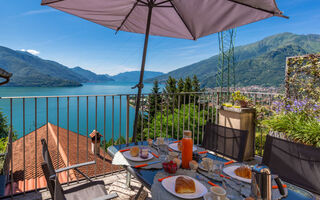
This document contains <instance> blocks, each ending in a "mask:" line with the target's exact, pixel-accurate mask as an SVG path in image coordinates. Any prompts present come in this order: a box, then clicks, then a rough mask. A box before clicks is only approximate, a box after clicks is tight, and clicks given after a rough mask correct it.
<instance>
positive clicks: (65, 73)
mask: <svg viewBox="0 0 320 200" xmlns="http://www.w3.org/2000/svg"><path fill="white" fill-rule="evenodd" d="M0 67H1V68H3V69H4V70H6V71H8V72H11V73H13V76H12V78H11V80H10V82H9V83H8V84H7V85H6V86H24V87H39V86H41V87H60V86H81V81H82V80H83V77H82V76H80V75H79V74H77V73H74V72H73V71H72V70H70V69H69V68H68V67H66V66H64V65H61V64H59V63H57V62H54V61H50V60H44V59H41V58H39V57H37V56H34V55H32V54H29V53H27V52H22V51H14V50H12V49H9V48H6V47H2V46H0Z"/></svg>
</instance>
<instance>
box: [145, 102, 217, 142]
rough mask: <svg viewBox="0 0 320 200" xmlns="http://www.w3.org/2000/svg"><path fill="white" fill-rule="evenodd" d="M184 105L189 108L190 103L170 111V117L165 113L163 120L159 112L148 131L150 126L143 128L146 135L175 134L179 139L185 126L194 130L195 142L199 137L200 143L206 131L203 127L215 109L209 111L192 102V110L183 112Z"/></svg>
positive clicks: (151, 136) (155, 136) (164, 135)
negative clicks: (172, 111)
mask: <svg viewBox="0 0 320 200" xmlns="http://www.w3.org/2000/svg"><path fill="white" fill-rule="evenodd" d="M184 107H186V109H188V107H189V105H188V104H185V105H181V109H178V108H175V109H174V114H173V113H171V112H168V118H167V116H166V115H164V116H162V120H161V113H160V112H157V114H156V117H154V118H153V119H152V121H150V126H149V131H148V128H144V130H143V133H144V136H145V137H147V135H148V132H149V134H150V138H152V139H153V138H157V137H160V136H162V137H166V136H167V137H172V136H173V137H174V138H178V137H179V139H181V138H182V136H183V127H185V130H187V129H189V130H191V131H192V132H193V138H194V141H195V143H196V142H197V141H198V139H199V143H201V142H202V141H201V140H202V133H203V131H204V129H203V128H204V126H205V124H206V122H207V119H208V114H209V115H210V114H211V113H212V112H213V111H212V110H211V109H210V111H209V112H208V111H207V110H201V109H199V107H198V105H194V104H191V105H190V112H186V113H183V110H184ZM200 107H202V106H200ZM199 111H200V112H199ZM214 112H215V111H214ZM164 113H166V111H164ZM178 113H179V114H178ZM183 114H185V115H183ZM178 115H179V117H178ZM214 116H215V115H214ZM183 118H184V120H183ZM167 119H168V120H167ZM189 119H190V120H189ZM161 121H162V123H161ZM213 121H214V120H213ZM183 122H184V125H183ZM167 124H168V128H167ZM178 130H179V131H178ZM198 135H199V137H198Z"/></svg>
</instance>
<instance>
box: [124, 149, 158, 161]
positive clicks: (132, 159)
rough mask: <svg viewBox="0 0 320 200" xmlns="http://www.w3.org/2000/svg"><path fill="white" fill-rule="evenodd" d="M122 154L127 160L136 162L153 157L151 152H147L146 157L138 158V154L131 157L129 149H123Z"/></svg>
mask: <svg viewBox="0 0 320 200" xmlns="http://www.w3.org/2000/svg"><path fill="white" fill-rule="evenodd" d="M122 155H123V156H124V157H125V158H126V159H128V160H131V161H136V162H142V161H147V160H151V159H152V158H153V155H152V154H151V153H149V154H148V158H145V159H144V158H140V156H137V157H133V156H131V154H130V151H125V152H123V153H122Z"/></svg>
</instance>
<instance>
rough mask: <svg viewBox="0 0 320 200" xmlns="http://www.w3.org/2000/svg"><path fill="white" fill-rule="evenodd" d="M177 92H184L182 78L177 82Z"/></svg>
mask: <svg viewBox="0 0 320 200" xmlns="http://www.w3.org/2000/svg"><path fill="white" fill-rule="evenodd" d="M177 92H178V93H181V92H184V81H183V79H182V78H180V79H179V81H178V88H177Z"/></svg>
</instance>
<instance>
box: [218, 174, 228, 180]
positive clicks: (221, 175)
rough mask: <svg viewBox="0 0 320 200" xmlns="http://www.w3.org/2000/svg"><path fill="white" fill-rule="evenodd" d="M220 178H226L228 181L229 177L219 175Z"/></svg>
mask: <svg viewBox="0 0 320 200" xmlns="http://www.w3.org/2000/svg"><path fill="white" fill-rule="evenodd" d="M220 177H222V178H226V179H230V177H229V176H225V175H223V174H220Z"/></svg>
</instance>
